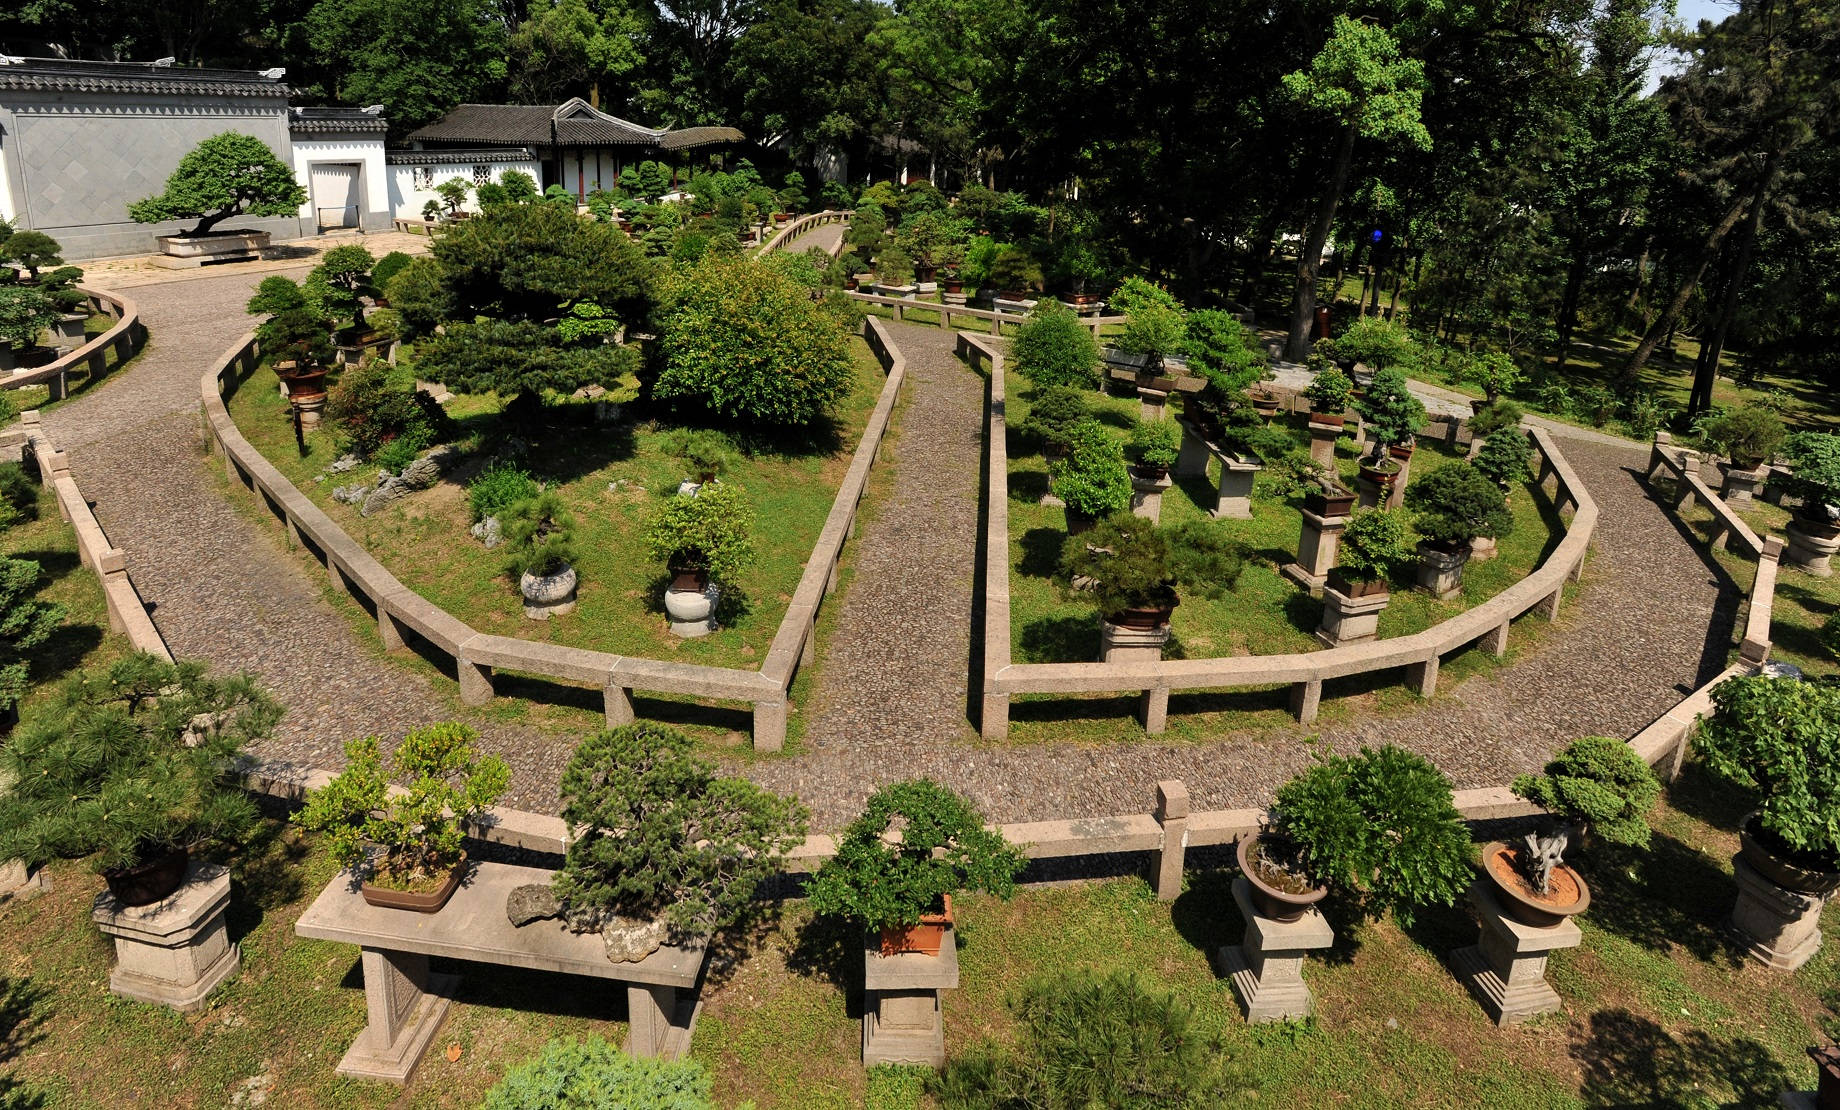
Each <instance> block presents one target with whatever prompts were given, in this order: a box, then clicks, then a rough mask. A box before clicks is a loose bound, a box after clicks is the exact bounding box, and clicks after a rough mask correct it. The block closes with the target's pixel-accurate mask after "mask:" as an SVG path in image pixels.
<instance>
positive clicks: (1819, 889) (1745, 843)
mask: <svg viewBox="0 0 1840 1110" xmlns="http://www.w3.org/2000/svg"><path fill="white" fill-rule="evenodd" d="M1756 822H1757V814H1756V813H1755V812H1751V813H1747V814H1745V816H1744V820H1743V821H1742V822H1740V823H1739V825H1738V847H1739V850H1740V851H1742V852H1743V854H1744V861H1745V862H1746V863H1748V864H1750V865H1751V866H1752V867H1754V868H1756V869H1757V873H1758V874H1759V875H1762V876H1763V877H1764V878H1766V879H1768V880H1770V881H1771V882H1773V883H1775V884H1776V885H1777V886H1779V887H1782V888H1783V889H1784V890H1793V891H1796V892H1798V893H1801V894H1826V893H1828V892H1829V891H1833V890H1840V869H1835V868H1824V867H1821V866H1819V865H1818V864H1817V863H1816V862H1815V861H1812V860H1808V859H1794V858H1792V857H1790V856H1788V855H1787V854H1785V853H1784V852H1783V851H1782V850H1781V849H1780V848H1778V847H1776V846H1774V845H1772V844H1771V843H1769V842H1770V841H1771V840H1773V839H1774V838H1773V837H1771V836H1770V834H1769V833H1767V832H1765V831H1763V829H1762V828H1761V827H1760V826H1758V825H1757V823H1756Z"/></svg>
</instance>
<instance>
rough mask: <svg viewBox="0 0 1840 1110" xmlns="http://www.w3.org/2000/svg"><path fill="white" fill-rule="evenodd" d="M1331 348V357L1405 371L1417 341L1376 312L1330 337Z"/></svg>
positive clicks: (1411, 364)
mask: <svg viewBox="0 0 1840 1110" xmlns="http://www.w3.org/2000/svg"><path fill="white" fill-rule="evenodd" d="M1332 350H1333V357H1335V358H1338V359H1352V360H1353V361H1355V362H1359V363H1364V364H1365V365H1366V366H1368V367H1369V368H1370V369H1372V370H1374V371H1376V372H1377V371H1381V370H1385V369H1387V368H1389V367H1393V368H1398V369H1400V370H1402V371H1406V372H1409V371H1410V370H1411V369H1412V368H1413V367H1414V366H1415V365H1416V363H1417V357H1418V344H1416V343H1414V342H1413V340H1412V336H1411V334H1410V333H1409V332H1407V331H1406V329H1405V325H1403V324H1399V323H1396V322H1394V321H1392V320H1386V319H1382V318H1381V317H1379V316H1363V317H1361V318H1360V319H1358V320H1356V321H1355V322H1354V323H1353V324H1350V325H1349V326H1348V329H1347V330H1346V331H1344V332H1343V333H1342V334H1341V335H1339V336H1337V337H1336V338H1335V339H1334V340H1333V341H1332ZM1401 376H1402V377H1403V376H1404V375H1403V373H1402V375H1401ZM1395 442H1397V441H1395Z"/></svg>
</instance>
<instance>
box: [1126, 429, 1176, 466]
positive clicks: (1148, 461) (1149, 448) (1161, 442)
mask: <svg viewBox="0 0 1840 1110" xmlns="http://www.w3.org/2000/svg"><path fill="white" fill-rule="evenodd" d="M1131 453H1132V454H1133V455H1135V456H1136V457H1137V465H1139V466H1141V467H1144V468H1145V469H1147V470H1150V471H1152V472H1154V473H1157V474H1164V473H1167V472H1168V470H1169V468H1170V467H1172V466H1174V465H1175V464H1176V459H1177V458H1178V457H1180V456H1181V454H1182V429H1181V428H1179V427H1177V425H1176V423H1175V421H1173V420H1140V421H1138V422H1137V424H1136V426H1135V427H1133V428H1132V429H1131Z"/></svg>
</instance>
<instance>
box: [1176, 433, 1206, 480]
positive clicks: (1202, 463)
mask: <svg viewBox="0 0 1840 1110" xmlns="http://www.w3.org/2000/svg"><path fill="white" fill-rule="evenodd" d="M1180 423H1181V425H1182V450H1181V451H1180V452H1179V453H1178V454H1177V455H1176V468H1175V469H1176V473H1177V474H1179V475H1181V476H1183V477H1191V476H1193V475H1196V474H1199V475H1201V476H1202V477H1204V478H1205V477H1207V468H1208V459H1210V458H1212V457H1213V452H1211V451H1209V450H1208V446H1207V441H1206V440H1204V439H1202V438H1201V437H1200V436H1198V435H1196V434H1195V429H1194V427H1193V425H1191V424H1189V422H1188V421H1186V420H1183V421H1180Z"/></svg>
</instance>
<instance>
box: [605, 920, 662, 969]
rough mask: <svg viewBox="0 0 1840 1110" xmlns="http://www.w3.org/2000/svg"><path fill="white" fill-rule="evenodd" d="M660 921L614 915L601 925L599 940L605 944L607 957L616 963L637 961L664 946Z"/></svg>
mask: <svg viewBox="0 0 1840 1110" xmlns="http://www.w3.org/2000/svg"><path fill="white" fill-rule="evenodd" d="M664 936H665V927H664V922H662V921H638V920H635V919H633V918H630V917H615V918H613V919H612V920H611V921H609V922H607V923H606V924H605V925H602V926H601V940H602V941H604V942H605V943H606V945H607V958H608V959H609V960H612V961H613V962H614V963H616V964H630V963H638V962H639V961H640V960H643V959H645V958H646V957H647V956H649V955H651V954H652V953H654V952H656V951H658V950H659V949H660V948H663V947H664Z"/></svg>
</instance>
